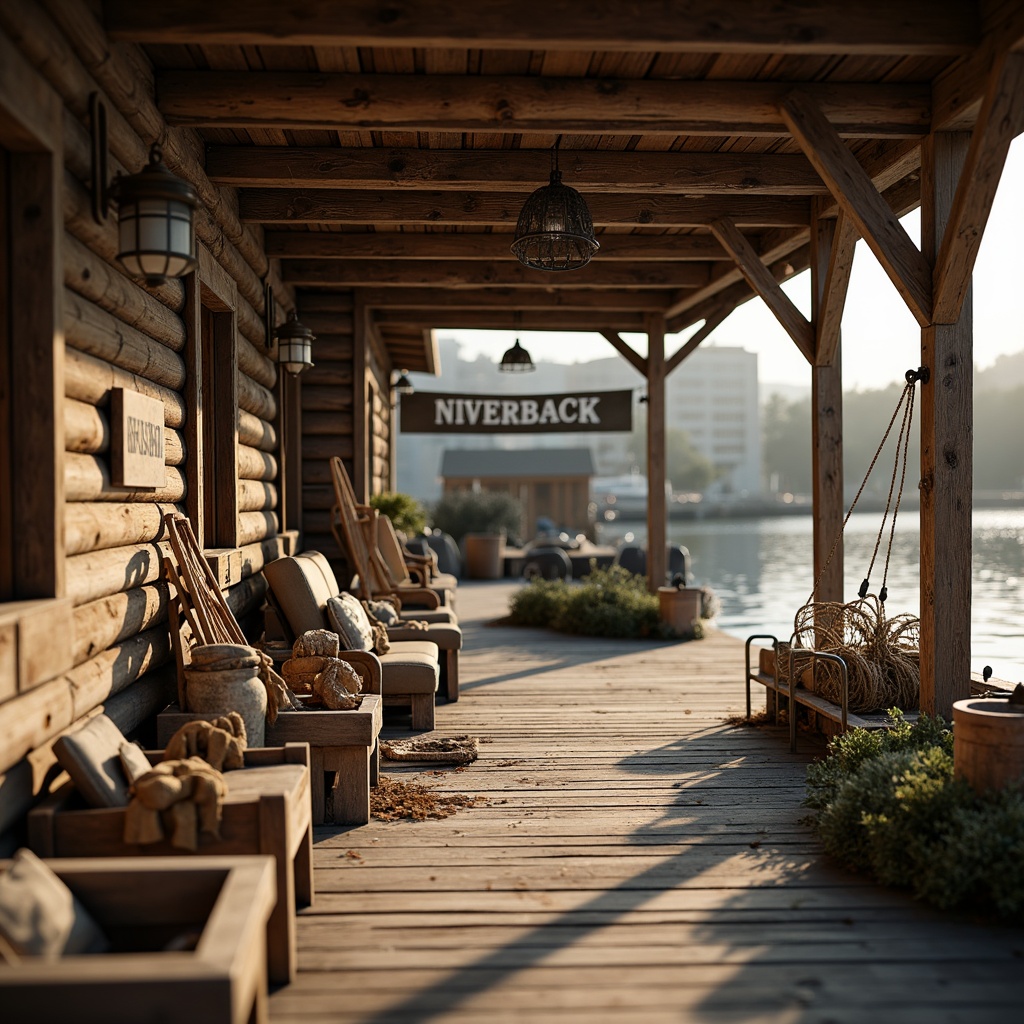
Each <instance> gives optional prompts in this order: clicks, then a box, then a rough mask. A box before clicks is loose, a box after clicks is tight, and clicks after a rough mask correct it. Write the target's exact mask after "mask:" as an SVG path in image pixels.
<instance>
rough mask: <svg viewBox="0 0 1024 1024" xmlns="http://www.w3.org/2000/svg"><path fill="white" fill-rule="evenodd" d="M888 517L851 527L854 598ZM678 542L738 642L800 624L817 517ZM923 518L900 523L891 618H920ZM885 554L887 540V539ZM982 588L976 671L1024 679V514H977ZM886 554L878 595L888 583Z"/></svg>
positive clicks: (729, 528)
mask: <svg viewBox="0 0 1024 1024" xmlns="http://www.w3.org/2000/svg"><path fill="white" fill-rule="evenodd" d="M879 523H880V516H879V515H878V514H876V513H869V512H864V513H859V512H858V513H855V514H854V516H853V517H852V518H851V520H850V522H849V524H848V526H847V528H846V543H845V548H846V564H845V571H846V593H847V599H848V600H849V599H851V598H853V597H855V596H856V593H857V589H858V587H859V586H860V582H861V580H862V579H863V578H864V573H865V570H866V569H867V566H868V562H869V561H870V558H871V551H872V548H873V547H874V543H875V537H876V535H877V533H878V527H879ZM614 525H615V527H616V532H613V531H612V530H610V529H607V528H606V530H605V532H604V534H603V535H602V539H603V540H605V541H607V542H609V543H613V542H614V541H615V540H616V539H618V538H620V537H621V536H622V534H623V533H624V532H626V531H627V530H633V531H634V532H635V533H636V534H637V539H638V540H643V535H644V525H643V524H642V523H621V524H618V523H617V524H614ZM669 535H670V538H671V540H672V541H673V542H674V543H679V544H685V545H686V547H688V548H689V549H690V555H691V560H692V561H691V564H692V572H693V575H694V576H695V578H696V580H697V582H699V583H707V584H710V585H711V586H712V587H713V588H714V590H715V592H716V593H717V594H718V596H719V599H720V600H721V603H722V611H721V614H720V615H719V617H718V620H717V623H718V625H719V627H720V628H721V629H724V630H725V631H726V632H729V633H732V634H734V635H736V636H740V637H746V636H749V635H750V634H751V633H762V632H764V633H774V634H775V635H776V636H779V637H786V638H788V637H789V635H790V633H791V632H792V630H793V615H794V613H795V612H796V610H797V609H798V608H799V607H800V606H801V605H803V604H804V603H805V602H806V600H807V598H808V597H809V595H810V591H811V586H812V584H813V582H814V581H813V577H812V573H811V519H810V516H791V517H784V518H765V519H745V520H735V521H724V522H722V521H718V522H692V523H691V522H686V523H678V522H677V523H670V524H669ZM918 545H919V532H918V521H917V513H916V512H910V513H906V512H903V513H901V514H900V518H899V524H898V527H897V535H896V541H895V544H894V547H893V555H892V561H891V563H890V566H889V582H888V586H889V598H888V601H887V602H886V607H887V609H888V611H889V613H890V614H891V615H896V614H898V613H900V612H912V613H913V614H915V615H917V614H919V611H920V604H919V602H920V596H919V589H918V573H919V557H920V555H919V548H918ZM883 550H884V540H883ZM973 550H974V584H973V615H972V620H973V621H972V628H971V647H972V650H971V667H972V668H973V669H975V670H977V671H980V670H981V668H982V667H983V666H984V665H991V666H992V667H993V669H994V670H995V674H996V676H998V677H1001V678H1003V679H1009V680H1013V681H1017V680H1022V679H1024V510H1020V509H1014V510H1003V509H1000V510H979V511H976V512H975V513H974V543H973ZM883 564H884V555H883V554H882V553H880V554H879V559H878V561H877V562H876V566H875V570H874V572H873V573H872V578H871V584H872V586H871V591H872V593H877V592H878V589H879V587H880V586H881V582H882V567H883Z"/></svg>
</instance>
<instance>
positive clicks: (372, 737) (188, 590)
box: [157, 512, 382, 825]
mask: <svg viewBox="0 0 1024 1024" xmlns="http://www.w3.org/2000/svg"><path fill="white" fill-rule="evenodd" d="M165 522H166V524H167V534H168V537H169V538H170V542H171V547H172V550H173V551H174V555H175V558H176V559H177V565H175V564H174V563H173V562H171V561H170V560H169V559H168V561H167V575H168V577H169V578H170V580H171V582H172V583H173V584H174V589H175V597H174V598H172V600H171V605H170V612H171V615H170V618H171V639H172V641H173V644H174V653H175V657H176V659H177V663H178V703H177V706H176V707H174V708H168V709H166V710H165V711H164V712H163V713H162V714H161V715H159V716H158V721H157V727H158V735H163V733H162V732H159V730H161V729H166V728H168V727H169V725H170V724H171V723H172V722H177V723H178V725H180V724H183V723H184V721H186V720H187V719H188V717H215V716H196V715H191V716H190V715H189V712H187V711H185V710H184V709H185V708H186V707H187V704H186V700H185V679H184V669H185V665H186V664H187V663H188V659H189V649H190V648H189V642H190V641H192V642H195V643H202V644H213V643H236V644H245V643H247V641H246V639H245V635H244V634H243V633H242V629H241V627H240V626H239V625H238V623H237V621H235V617H234V615H232V613H231V609H230V608H229V607H228V605H227V602H226V601H225V599H224V595H223V594H222V593H221V591H220V588H219V587H218V586H217V581H216V579H215V578H214V576H213V573H212V572H211V571H210V568H209V566H208V565H207V563H206V561H205V559H204V558H203V557H202V552H201V551H200V550H199V545H198V543H197V542H196V538H195V534H194V533H193V532H192V527H191V525H190V524H189V521H188V519H186V518H185V517H184V516H182V515H179V514H178V513H173V512H172V513H169V514H168V515H167V516H166V517H165ZM347 660H348V661H349V662H351V663H352V664H353V666H354V667H355V669H356V671H357V672H359V674H360V676H361V677H362V681H363V691H364V694H365V696H364V698H363V702H362V704H361V705H360V706H359V708H358V709H356V710H353V711H329V710H326V709H324V710H308V709H303V710H301V711H295V710H291V709H287V708H285V709H282V710H281V711H280V712H279V714H278V716H277V721H276V722H275V723H274V724H273V725H270V724H269V723H268V724H267V730H266V742H267V744H268V745H271V746H281V745H283V744H286V743H291V742H306V743H309V745H310V748H311V751H310V768H311V793H312V799H313V824H314V825H322V824H323V823H324V822H325V821H326V819H327V791H328V789H330V790H332V791H333V792H332V800H331V806H332V809H333V811H334V821H335V823H336V824H345V825H365V824H366V823H367V822H368V821H369V820H370V787H371V786H373V785H376V782H377V775H378V770H379V766H380V751H379V749H378V746H377V737H378V735H379V734H380V729H381V723H382V715H381V703H382V701H381V697H380V692H381V688H380V663H379V662H378V661H377V659H376V658H375V657H374V656H373V655H372V654H363V652H358V651H357V652H352V654H351V656H350V657H348V659H347ZM282 683H283V681H282ZM176 729H177V725H175V726H174V728H173V729H171V732H172V733H173V732H174V731H175V730H176Z"/></svg>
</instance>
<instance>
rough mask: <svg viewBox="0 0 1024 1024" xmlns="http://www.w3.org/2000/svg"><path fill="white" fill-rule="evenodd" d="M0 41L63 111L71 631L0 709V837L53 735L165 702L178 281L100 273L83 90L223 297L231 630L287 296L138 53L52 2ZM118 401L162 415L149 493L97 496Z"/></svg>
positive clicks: (265, 486) (185, 468)
mask: <svg viewBox="0 0 1024 1024" xmlns="http://www.w3.org/2000/svg"><path fill="white" fill-rule="evenodd" d="M0 31H2V32H3V33H4V34H5V35H6V36H7V37H8V38H9V39H10V40H11V41H12V42H13V44H14V45H15V46H16V47H17V48H18V49H19V50H20V51H21V53H22V54H23V55H24V56H25V57H26V59H27V61H28V63H29V64H30V65H32V66H34V67H35V68H36V70H37V71H38V73H39V74H40V75H41V76H42V77H43V78H44V79H45V80H46V81H48V82H49V84H50V86H51V87H52V88H53V90H54V91H55V92H56V93H57V94H58V95H59V96H60V97H61V99H62V100H63V102H64V166H65V174H64V183H63V217H64V226H65V235H64V241H63V266H64V295H63V313H64V330H65V359H64V362H65V367H64V368H65V395H66V400H65V404H64V408H63V421H64V423H63V426H64V437H65V449H66V451H65V455H64V480H65V488H66V503H67V504H66V509H65V522H66V526H65V535H64V547H65V557H66V579H67V582H66V595H65V596H67V597H69V598H71V600H72V603H73V612H72V621H71V622H55V623H54V629H55V630H70V632H71V636H72V653H73V657H72V661H73V667H72V668H71V669H70V670H69V671H67V672H66V673H64V674H63V675H61V676H58V677H57V678H55V679H52V680H50V681H47V682H44V683H42V684H41V685H39V686H37V687H36V688H35V689H32V690H29V691H27V692H24V693H21V694H18V695H17V696H13V697H11V698H10V699H8V700H7V701H5V702H4V703H2V704H0V833H3V832H4V831H5V830H9V829H10V827H11V826H12V825H13V824H15V823H16V822H18V821H19V820H20V819H21V818H23V815H24V813H25V812H26V811H27V810H28V808H29V807H30V806H31V804H32V802H33V801H34V800H36V799H37V798H38V797H39V795H40V794H41V793H42V792H43V791H44V790H45V789H46V787H47V786H48V785H49V784H50V783H51V782H52V779H53V776H54V773H55V767H54V759H53V755H52V750H51V748H52V743H53V741H54V740H55V739H56V738H57V736H59V735H60V734H61V733H62V732H64V731H66V730H67V729H69V728H71V727H74V726H76V725H77V724H78V723H80V722H82V721H83V720H85V719H86V718H88V717H90V716H92V715H94V714H96V713H98V711H99V710H101V709H102V710H103V711H104V712H105V713H106V714H108V715H109V716H110V717H111V718H113V719H114V721H115V722H116V723H117V724H118V725H119V726H120V727H121V728H122V729H123V730H124V731H126V732H127V731H130V730H132V729H135V728H137V727H138V726H139V725H140V724H141V723H143V722H144V721H145V720H146V719H147V718H149V717H150V716H152V715H153V714H155V712H156V711H158V710H159V709H160V707H161V706H162V705H163V704H164V703H166V701H167V700H168V699H169V698H170V697H171V696H173V693H174V669H173V665H172V651H171V644H170V636H169V632H168V626H167V607H168V600H169V593H168V584H167V581H166V575H165V571H164V568H163V559H164V557H165V556H166V555H167V554H168V545H167V540H166V532H165V528H164V521H163V517H164V515H165V514H166V513H168V512H171V511H180V512H184V511H185V510H186V508H187V502H188V483H187V481H188V478H189V466H190V459H194V458H195V455H196V453H194V452H191V451H189V446H188V444H187V443H186V426H187V423H188V421H189V417H190V415H194V411H192V410H190V409H189V402H188V397H187V396H188V393H189V387H190V381H189V377H188V372H187V366H186V347H187V342H188V338H187V328H186V322H187V318H186V317H185V316H184V313H185V305H186V291H185V286H184V284H183V283H182V282H181V281H177V280H170V281H168V282H166V283H165V284H163V285H161V286H159V287H155V288H153V287H148V286H145V285H142V284H140V283H138V282H137V281H135V280H134V279H132V278H129V277H127V276H126V275H125V274H124V272H123V271H122V270H121V269H120V268H119V266H118V265H117V263H116V259H115V254H116V246H117V229H116V220H115V219H114V218H111V219H109V220H108V221H107V222H106V223H105V224H103V225H99V224H97V223H96V222H95V221H94V220H93V218H92V216H91V211H90V198H89V192H88V185H87V182H88V180H89V172H90V158H89V153H90V148H89V147H90V141H89V132H88V115H87V103H88V97H89V95H90V94H91V93H93V92H99V93H100V94H101V95H103V96H105V98H106V100H107V104H108V109H109V126H110V151H111V153H110V155H111V174H114V173H116V172H117V171H121V172H123V173H124V172H131V171H137V170H138V169H139V168H140V167H142V166H143V165H144V164H145V162H146V158H147V153H148V148H149V144H150V143H151V142H152V141H154V140H155V139H156V138H157V137H160V138H161V141H162V143H163V148H164V154H165V162H166V163H167V164H168V166H169V167H170V168H171V169H172V170H173V171H175V173H177V174H180V175H181V176H182V177H184V178H186V179H187V180H189V181H190V182H191V183H192V184H193V186H194V187H195V188H196V190H197V192H198V193H199V195H200V197H201V203H202V206H201V210H200V212H199V214H198V216H197V235H198V237H199V239H200V241H201V246H202V247H204V248H203V251H201V253H200V255H201V257H202V260H201V264H202V266H201V270H200V278H202V277H203V274H204V272H206V273H209V274H213V275H220V276H222V277H223V278H224V279H225V280H227V281H230V282H231V285H232V288H233V290H234V292H235V295H236V299H235V303H236V305H235V315H236V321H237V331H238V338H237V365H236V366H235V373H236V380H237V391H238V419H237V424H238V439H239V443H238V447H237V464H238V478H239V483H238V500H239V519H238V529H239V532H238V546H239V548H240V549H241V555H242V558H241V564H242V569H241V576H240V579H239V580H238V581H237V582H235V583H234V584H233V585H232V586H231V587H230V589H228V591H227V596H228V600H229V603H230V604H231V606H232V608H233V610H234V611H235V613H236V616H238V618H239V619H240V621H243V622H244V621H245V620H246V619H247V617H248V616H250V615H251V614H252V613H253V612H254V611H258V609H259V607H260V605H261V603H262V601H263V597H264V594H265V589H266V586H265V582H264V580H263V577H262V575H261V574H260V573H261V570H262V568H263V566H264V565H265V564H266V562H267V561H269V560H271V559H272V558H274V557H277V556H278V555H279V554H280V553H281V542H280V539H279V538H278V529H279V520H278V512H277V508H278V487H279V480H278V477H279V441H280V439H279V437H278V430H277V426H276V425H275V419H276V416H277V399H276V397H275V387H276V383H277V368H276V365H275V364H274V363H273V362H272V361H271V360H270V359H269V358H268V356H267V353H266V349H265V339H264V327H263V295H264V289H263V279H264V278H265V277H266V275H267V274H268V272H269V273H270V280H271V282H272V283H274V286H275V291H276V292H277V294H278V296H279V297H281V298H282V302H287V303H288V304H290V301H291V297H290V294H289V292H288V290H287V288H285V287H284V286H283V285H281V284H280V281H279V279H278V278H277V275H276V269H275V268H270V267H269V266H268V261H267V258H266V256H265V254H264V252H263V249H262V238H261V234H260V233H259V232H258V231H255V230H253V229H252V228H250V227H247V226H243V225H241V224H240V222H239V221H238V216H237V200H236V196H235V194H234V192H233V190H229V189H223V188H217V187H215V186H213V185H212V184H211V183H210V182H209V180H208V179H207V178H206V176H205V173H204V172H203V170H202V152H203V147H202V143H201V140H200V139H199V137H198V136H197V135H196V134H195V133H194V132H191V131H188V130H177V129H174V130H169V129H167V128H166V126H165V125H164V123H163V120H162V118H161V117H160V115H159V113H158V112H157V109H156V106H155V104H154V102H153V99H152V74H151V70H150V69H149V65H148V62H147V60H146V58H145V56H144V55H143V53H142V51H141V50H139V49H138V48H137V47H133V46H125V45H121V44H117V45H114V44H111V43H110V42H109V41H108V40H107V39H106V37H105V36H104V33H103V31H102V28H101V27H100V25H99V23H98V21H97V20H96V18H95V16H94V14H93V13H92V11H91V9H90V7H89V6H88V5H87V4H85V3H68V2H63V0H62V2H59V3H56V2H55V3H43V4H38V3H31V2H28V0H10V2H8V0H5V3H4V4H3V5H0ZM116 387H123V388H128V389H131V390H134V391H137V392H140V393H142V394H145V395H149V396H151V397H153V398H156V399H159V400H160V401H161V402H162V403H163V408H164V427H165V450H164V458H165V465H166V480H165V483H164V485H163V487H161V488H158V489H155V490H126V489H123V488H116V487H114V486H113V485H112V483H111V475H110V445H111V423H110V395H111V390H112V389H113V388H116ZM6 838H7V840H8V841H9V840H10V838H11V836H10V833H8V836H7V837H6Z"/></svg>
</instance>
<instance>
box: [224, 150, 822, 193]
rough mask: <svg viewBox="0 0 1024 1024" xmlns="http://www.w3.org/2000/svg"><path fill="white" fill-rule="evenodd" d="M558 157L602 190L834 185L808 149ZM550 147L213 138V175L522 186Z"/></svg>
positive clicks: (581, 180) (577, 181)
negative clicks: (234, 142) (218, 142)
mask: <svg viewBox="0 0 1024 1024" xmlns="http://www.w3.org/2000/svg"><path fill="white" fill-rule="evenodd" d="M559 164H560V166H561V169H562V173H563V174H564V175H565V177H566V179H567V180H570V179H571V181H572V183H573V187H575V188H578V189H582V190H584V191H586V192H587V194H588V195H591V194H593V193H595V192H668V193H673V192H676V193H691V194H692V193H695V192H698V193H701V194H702V195H736V194H737V193H738V192H741V193H743V194H745V195H790V196H811V195H821V194H827V192H828V190H827V189H826V188H825V185H824V183H823V182H822V180H821V178H819V177H818V173H817V171H815V170H814V168H813V167H812V166H811V164H810V161H808V159H807V158H806V157H805V156H803V155H802V154H794V155H776V154H771V153H644V154H643V155H640V154H638V153H635V152H628V153H615V152H608V151H606V150H585V149H569V148H566V149H563V150H562V151H561V154H560V159H559ZM550 168H551V153H550V151H549V150H547V149H518V150H507V149H503V150H498V149H493V150H487V149H484V150H480V149H393V148H389V149H374V148H365V147H346V148H322V149H296V148H292V147H288V146H213V147H211V148H210V149H209V150H208V151H207V154H206V173H207V175H208V176H209V178H210V180H211V181H215V182H217V183H219V184H222V185H233V186H235V187H237V188H289V189H295V188H356V189H364V188H379V189H394V188H428V189H442V188H451V189H463V190H464V189H475V188H479V189H481V190H483V191H487V192H522V191H524V190H526V189H532V188H535V187H537V186H539V185H542V184H544V183H545V182H546V181H547V178H548V172H549V171H550Z"/></svg>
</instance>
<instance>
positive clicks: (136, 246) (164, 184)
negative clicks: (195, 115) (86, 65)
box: [89, 93, 199, 287]
mask: <svg viewBox="0 0 1024 1024" xmlns="http://www.w3.org/2000/svg"><path fill="white" fill-rule="evenodd" d="M89 112H90V115H91V122H92V205H93V217H94V218H95V219H96V222H97V223H98V224H102V223H104V222H105V221H106V219H107V215H108V213H109V211H110V204H111V202H115V201H116V203H117V221H118V245H117V259H118V262H119V263H120V264H121V266H123V267H124V269H125V270H126V271H127V272H128V273H129V274H131V275H132V277H141V278H143V279H145V282H146V284H148V285H149V286H150V287H156V286H157V285H161V284H163V283H164V282H165V281H166V280H167V278H169V277H182V276H184V275H185V274H187V273H189V272H190V271H191V270H193V269H194V268H195V266H196V262H197V261H196V234H195V211H196V209H197V207H198V206H199V198H198V196H197V195H196V193H195V190H194V189H193V188H192V186H191V185H190V184H189V183H188V182H187V181H185V180H184V179H182V178H179V177H177V176H176V175H174V174H172V173H171V172H170V171H169V170H168V169H167V168H166V167H165V166H164V164H163V162H162V153H161V150H160V147H159V146H158V145H156V143H154V144H153V145H152V146H151V147H150V150H149V164H148V165H147V166H146V167H144V168H143V169H142V170H141V171H140V172H139V173H138V174H131V175H128V176H126V177H122V176H120V175H119V176H118V177H117V178H116V179H115V180H114V182H113V183H110V181H109V167H108V162H109V155H108V148H107V107H106V104H105V103H104V102H103V100H102V98H101V97H100V95H99V93H93V94H92V95H91V96H90V97H89Z"/></svg>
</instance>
